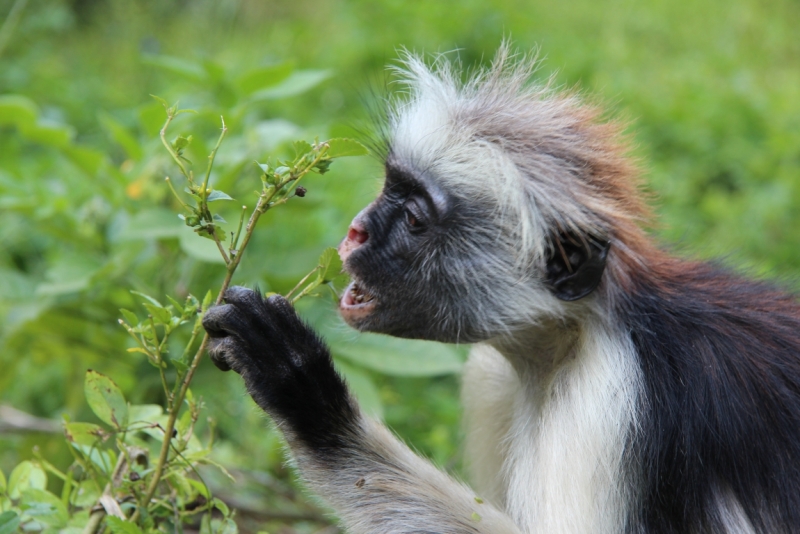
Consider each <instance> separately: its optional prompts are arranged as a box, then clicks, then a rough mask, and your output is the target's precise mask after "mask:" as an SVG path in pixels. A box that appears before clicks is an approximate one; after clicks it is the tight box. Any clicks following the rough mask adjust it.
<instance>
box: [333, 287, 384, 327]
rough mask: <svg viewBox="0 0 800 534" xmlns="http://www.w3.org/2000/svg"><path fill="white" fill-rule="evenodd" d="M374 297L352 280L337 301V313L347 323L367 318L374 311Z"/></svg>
mask: <svg viewBox="0 0 800 534" xmlns="http://www.w3.org/2000/svg"><path fill="white" fill-rule="evenodd" d="M375 303H376V301H375V297H374V296H373V295H372V294H371V293H369V292H368V291H367V290H366V289H364V287H363V286H362V285H361V284H359V282H358V280H353V281H352V282H351V283H350V285H349V286H347V289H345V290H344V293H343V294H342V298H341V299H340V300H339V311H340V313H341V314H342V317H343V318H344V320H345V321H347V322H348V323H352V322H354V321H358V320H359V319H363V318H365V317H367V316H368V315H369V314H370V313H372V311H373V310H374V309H375Z"/></svg>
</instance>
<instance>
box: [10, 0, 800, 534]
mask: <svg viewBox="0 0 800 534" xmlns="http://www.w3.org/2000/svg"><path fill="white" fill-rule="evenodd" d="M9 13H13V14H14V15H15V17H17V20H16V24H14V20H8V15H9ZM13 18H14V17H12V19H13ZM3 20H5V21H6V23H5V24H4V25H3V27H2V29H1V30H0V369H2V371H0V404H6V405H11V406H14V407H15V408H17V409H20V410H23V411H25V412H28V413H30V414H33V415H37V416H40V417H45V418H49V419H55V420H60V418H61V417H62V415H64V414H66V415H68V416H69V417H71V418H73V420H89V421H92V420H94V419H93V416H92V415H91V413H90V411H89V410H88V408H87V406H86V403H85V401H84V398H83V376H84V373H85V372H86V369H87V368H92V369H97V370H100V371H101V372H104V373H107V374H108V375H109V376H111V377H113V378H114V380H115V381H116V382H117V383H118V384H119V385H120V386H121V387H122V388H123V390H124V391H125V394H126V397H127V398H128V399H130V400H131V401H132V402H136V403H152V402H159V401H160V400H161V397H160V395H161V393H160V384H159V381H158V375H157V373H154V370H153V369H152V367H150V366H149V365H148V364H147V363H146V362H145V361H144V360H143V358H139V357H138V356H137V355H135V354H129V353H127V352H126V351H125V349H126V348H127V347H129V346H130V343H129V338H127V337H126V336H127V335H126V334H125V332H124V331H122V329H121V328H119V326H118V325H117V323H116V320H117V318H118V317H119V312H118V309H119V308H121V307H125V308H129V309H137V310H139V311H141V307H140V305H139V302H140V301H141V299H140V298H138V297H136V296H135V295H132V294H131V293H130V290H131V289H133V290H137V291H142V292H145V293H148V294H152V295H156V296H159V295H164V294H170V295H173V296H178V297H183V296H185V295H186V294H187V293H188V292H192V293H194V294H197V295H202V294H204V293H205V291H206V289H208V288H214V287H218V285H219V283H220V281H221V279H222V276H223V274H224V271H223V268H222V266H220V265H219V264H218V263H215V262H213V261H208V260H209V259H210V258H212V257H213V255H212V256H209V255H208V250H207V249H206V248H203V247H202V245H203V244H204V243H203V242H202V240H199V239H198V238H196V237H195V236H193V235H191V232H190V231H188V234H187V233H186V232H187V230H186V229H185V228H183V227H181V223H180V221H179V220H178V219H177V218H176V217H174V216H173V213H175V212H176V205H175V203H174V199H172V198H171V196H169V194H168V190H167V189H166V186H165V184H164V182H163V178H164V176H165V175H166V174H171V175H172V176H175V175H177V172H176V170H175V168H174V166H170V162H169V161H168V159H167V157H166V153H165V152H164V151H163V149H162V148H161V147H160V145H159V144H158V141H157V130H158V128H159V127H160V125H161V123H162V122H163V110H162V109H161V108H160V106H159V104H158V103H156V102H155V101H154V100H152V99H151V98H150V97H149V96H148V95H150V94H156V95H159V96H161V97H163V98H165V99H166V100H168V101H170V102H174V101H177V100H180V102H181V107H188V108H194V109H196V110H198V112H199V113H198V114H197V115H192V116H188V115H183V116H181V118H180V119H179V120H178V121H176V124H175V126H174V127H173V129H172V134H174V135H177V134H179V133H192V134H193V135H194V141H193V144H192V146H191V147H190V149H189V159H191V160H192V161H195V162H196V163H197V168H199V169H202V168H203V166H204V165H203V163H204V162H203V159H204V157H205V154H206V153H207V150H208V148H209V144H211V143H213V139H214V138H215V136H216V133H217V131H218V126H219V125H218V120H219V119H218V117H219V116H220V115H224V116H225V119H226V122H227V123H228V125H229V127H230V136H229V138H228V139H227V140H226V141H225V143H224V144H223V146H222V149H221V150H220V153H219V156H218V160H219V164H218V167H217V169H218V170H217V171H216V172H215V175H214V176H213V177H212V182H214V183H215V184H216V185H217V186H219V187H220V188H222V189H224V190H225V191H227V192H228V193H230V194H231V195H232V196H234V197H235V198H236V199H237V202H236V203H231V204H232V205H234V204H239V203H250V204H252V202H253V201H252V198H253V197H252V191H253V190H254V189H256V188H257V187H258V173H257V168H256V167H255V165H252V164H251V162H252V161H253V160H259V161H264V160H266V159H267V158H268V157H276V156H280V155H282V154H283V155H285V154H287V153H289V152H287V148H286V142H288V141H291V140H294V139H297V138H305V139H307V140H312V139H313V138H314V137H317V136H318V137H320V138H327V137H332V136H341V135H345V136H356V137H357V136H358V135H359V132H360V131H363V130H364V129H365V128H366V129H368V128H369V124H370V121H371V119H370V113H371V112H370V110H373V111H372V113H373V114H374V110H376V109H380V106H381V99H382V98H384V97H385V96H386V95H387V94H388V93H390V92H391V90H392V77H391V75H389V74H387V72H386V70H385V66H386V65H387V64H392V63H393V62H395V61H396V58H397V56H398V50H400V49H401V48H402V47H405V48H407V49H409V50H412V51H416V52H421V53H426V54H430V53H438V52H445V53H447V55H448V57H453V58H455V57H458V58H460V59H461V61H462V62H463V63H464V64H465V65H474V64H480V63H485V62H486V61H488V60H489V59H490V58H491V56H492V55H493V53H494V50H495V49H496V48H497V47H498V46H499V44H500V42H501V41H502V39H503V38H504V37H506V38H511V39H512V40H513V42H514V44H515V45H516V46H517V47H518V48H519V49H521V50H523V51H528V50H531V49H536V50H538V54H539V57H540V58H541V59H540V68H539V70H538V71H537V73H536V78H538V79H540V80H545V79H547V78H549V77H550V76H554V78H555V81H556V82H557V83H558V84H559V85H561V86H563V87H564V88H568V89H573V88H577V89H578V90H579V91H581V92H582V93H583V94H585V95H586V99H587V100H590V101H592V102H595V103H600V104H601V105H603V106H604V107H605V108H606V109H607V110H608V114H607V115H608V117H613V118H616V119H619V120H622V121H624V122H626V124H627V125H628V128H627V132H628V135H629V137H630V141H631V145H632V147H633V155H634V156H635V157H637V158H638V159H639V161H640V164H641V167H642V169H643V173H644V176H645V183H646V184H647V189H648V192H649V194H650V195H651V201H652V204H653V205H654V207H655V211H656V212H657V214H658V216H659V224H658V225H657V226H656V227H655V230H654V233H655V234H656V235H657V238H658V239H659V240H660V241H662V242H663V243H664V244H665V246H667V247H670V248H672V249H673V250H675V251H676V252H677V253H679V254H686V255H693V256H697V257H703V258H711V257H719V256H722V257H723V261H724V262H725V263H728V264H730V265H732V266H734V267H736V268H739V269H744V270H747V271H749V272H751V273H753V274H754V275H757V276H767V277H772V278H779V279H781V280H782V281H783V282H785V283H786V284H787V285H790V286H792V287H797V285H796V282H795V278H794V277H795V276H796V273H797V272H798V271H799V270H800V250H799V249H798V244H800V32H799V31H798V28H800V4H798V3H797V2H795V1H790V0H775V1H771V2H763V1H757V0H729V1H725V2H723V1H714V0H697V1H691V2H689V1H667V0H647V1H638V2H634V1H608V2H598V1H589V0H579V1H574V2H555V1H553V2H540V1H536V2H532V1H527V2H522V1H510V0H509V1H495V2H486V1H476V0H465V1H461V2H457V3H450V2H430V1H427V2H423V1H399V0H395V1H391V0H387V1H381V2H374V1H369V2H367V1H352V2H344V1H338V2H337V1H328V0H317V1H309V0H297V1H293V2H262V1H256V0H242V1H224V2H215V1H211V0H197V1H182V2H163V1H156V0H152V1H143V0H138V1H129V0H110V1H106V2H102V1H99V0H72V1H61V0H49V1H45V0H29V1H27V2H24V1H19V0H16V1H11V0H3V1H2V2H0V21H3ZM380 178H381V165H380V162H379V161H377V160H375V159H374V158H373V159H370V158H358V159H348V160H341V161H337V162H335V163H334V164H333V166H332V170H331V172H330V173H329V174H326V175H325V176H324V177H317V176H314V177H310V178H309V179H307V181H306V182H305V186H306V187H307V188H308V189H309V194H308V195H307V197H306V198H304V199H302V200H301V199H295V200H296V202H293V203H291V204H290V205H287V206H286V207H285V209H284V208H281V209H279V210H275V212H271V213H269V214H268V216H267V217H266V219H265V220H264V221H263V228H260V230H259V232H257V234H256V236H257V237H256V239H255V242H254V246H253V249H252V250H250V251H249V252H248V255H247V256H245V259H244V261H243V263H242V266H241V268H240V271H239V272H238V274H237V278H236V279H235V282H236V283H241V284H248V285H253V284H256V283H258V284H259V285H260V286H261V287H262V288H263V289H266V290H272V291H282V292H285V291H286V290H288V289H290V288H291V287H292V285H293V284H294V283H295V282H296V281H297V280H298V279H299V278H300V277H301V276H302V275H303V274H305V273H306V272H307V271H309V270H310V269H311V268H313V267H314V265H315V263H316V258H317V257H318V255H319V253H320V252H321V250H322V249H323V248H324V247H327V246H335V245H336V244H337V243H338V241H339V240H340V238H341V236H343V235H344V233H345V231H346V229H347V224H348V222H349V220H350V219H351V217H352V216H353V215H354V214H355V213H357V212H358V211H359V210H360V209H361V207H363V206H364V205H365V204H366V203H368V202H369V201H370V200H371V199H372V198H373V197H374V195H375V193H376V192H377V191H378V189H379V187H380ZM229 211H230V214H231V215H230V216H228V215H226V218H227V219H228V220H229V221H232V220H235V215H234V214H235V213H236V211H237V210H236V207H235V205H234V206H233V207H232V208H230V210H229ZM198 243H200V244H199V245H198ZM137 307H138V308H137ZM331 309H332V306H331V303H330V300H326V299H324V298H320V299H313V300H311V301H309V302H308V303H305V302H304V303H303V306H302V310H303V312H304V313H305V314H306V316H307V317H308V318H309V319H310V320H312V321H314V322H315V323H316V324H318V325H321V327H322V328H323V329H324V330H325V332H326V333H327V335H328V336H329V337H331V338H332V340H333V342H334V352H335V354H336V356H337V362H338V363H339V365H340V367H341V369H342V370H343V371H344V372H345V373H346V375H347V376H348V378H349V379H350V381H351V383H352V384H353V386H354V388H355V389H356V390H357V393H358V394H359V396H360V397H361V398H362V400H363V401H364V402H365V403H366V404H367V405H368V406H369V407H370V409H371V410H373V411H375V412H376V413H383V415H384V418H385V420H386V421H387V422H388V423H389V424H390V425H391V426H392V427H393V428H394V429H395V430H396V431H397V432H399V433H400V434H401V435H402V436H403V437H404V438H406V439H407V440H408V441H409V442H410V443H411V444H412V445H413V446H414V447H415V448H416V449H418V450H420V451H421V452H422V453H424V454H426V455H429V456H431V457H433V458H434V459H435V460H436V461H437V462H438V463H439V464H440V465H443V466H444V467H446V468H448V469H451V470H455V471H458V469H459V456H458V448H457V443H458V439H459V427H458V417H459V408H458V401H457V383H458V381H457V375H456V374H454V372H455V371H457V369H458V367H459V365H460V361H461V359H462V358H463V356H464V353H465V348H464V347H459V348H441V347H437V346H431V345H427V346H423V347H421V348H420V347H411V348H409V346H408V345H404V344H403V343H402V342H394V341H391V340H388V341H387V340H385V339H382V338H377V337H376V338H358V336H357V335H356V334H354V333H352V332H350V331H348V330H347V329H346V328H345V327H344V326H341V325H340V324H339V323H337V322H336V318H335V316H333V315H332V314H331ZM373 347H374V348H375V350H374V351H372V350H371V348H373ZM409 353H410V354H413V355H414V356H415V357H416V358H418V360H411V361H409V360H407V359H404V358H406V356H404V355H405V354H409ZM372 354H376V355H377V356H371V355H372ZM413 375H417V376H413ZM193 390H194V392H195V395H196V396H197V395H201V396H203V398H204V399H205V400H206V404H207V414H208V416H209V417H212V418H213V419H215V420H216V422H217V428H218V430H217V432H218V437H217V442H216V446H215V447H216V449H215V450H216V452H215V455H216V456H215V457H216V458H217V459H218V460H219V461H220V462H222V463H223V464H225V465H226V466H228V467H230V468H231V469H232V470H234V472H238V470H241V471H242V472H247V473H250V474H249V475H247V476H245V475H242V476H243V477H245V478H244V480H247V481H248V483H242V484H239V485H238V486H237V487H231V486H230V485H229V484H228V485H225V484H226V483H225V482H223V481H220V482H219V483H218V484H219V486H218V487H219V488H221V489H220V491H222V492H223V493H225V494H226V495H230V496H231V498H236V499H239V500H240V501H243V502H244V501H246V502H247V503H250V504H251V505H252V506H253V507H263V508H265V509H279V508H280V509H283V508H286V507H287V506H288V507H290V508H291V507H292V506H296V507H299V508H300V509H301V508H302V506H304V505H302V504H299V503H300V501H301V500H302V499H303V497H302V496H301V495H300V494H298V493H297V492H296V491H295V490H294V489H292V488H294V486H293V484H294V483H293V481H292V480H291V475H290V474H289V473H288V471H287V469H286V467H285V466H284V465H283V463H282V461H281V449H280V444H279V440H278V438H277V436H276V434H275V432H274V431H273V430H271V429H270V428H269V425H268V424H267V423H266V422H265V421H264V418H263V416H262V415H261V414H259V413H258V411H257V410H256V409H255V408H254V407H253V404H252V403H251V402H250V400H249V398H247V397H246V396H245V395H244V393H243V388H242V386H241V384H240V380H239V379H238V377H236V376H233V375H231V374H227V375H222V374H220V373H219V372H217V371H216V369H214V368H213V366H211V365H210V364H209V363H208V362H205V363H204V364H203V365H202V366H201V369H200V371H199V373H198V376H197V378H196V380H195V382H194V385H193ZM34 446H38V447H39V450H40V451H41V452H42V454H43V455H45V456H46V457H48V458H50V459H51V461H52V462H53V463H55V464H57V465H62V466H63V465H65V464H67V463H69V461H70V459H71V456H70V455H69V453H68V451H67V449H66V446H65V444H64V441H63V439H62V438H61V437H60V436H59V435H58V434H47V433H33V432H13V433H9V432H6V433H3V434H0V469H2V470H3V471H4V472H5V473H6V474H7V473H8V472H9V470H10V469H11V467H12V466H13V465H14V464H15V463H17V462H19V461H20V460H22V459H25V458H30V457H31V454H32V449H33V447H34ZM209 476H211V475H209ZM247 477H250V478H247ZM259 477H261V478H259ZM287 503H288V504H287ZM263 520H264V517H263V516H257V515H251V516H248V515H247V514H242V515H240V516H239V521H240V525H242V526H244V527H245V528H247V529H251V530H252V529H258V528H262V526H263V525H262V521H263ZM267 526H269V528H272V529H274V530H275V531H279V532H295V531H297V532H306V531H308V532H311V531H315V529H318V528H320V525H319V524H318V523H314V522H313V521H311V522H307V521H306V522H304V521H289V520H278V521H272V522H270V523H268V525H267Z"/></svg>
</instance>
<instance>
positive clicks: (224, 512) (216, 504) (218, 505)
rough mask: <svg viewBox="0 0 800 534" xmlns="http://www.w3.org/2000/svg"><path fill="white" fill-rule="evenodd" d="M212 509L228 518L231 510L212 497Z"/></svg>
mask: <svg viewBox="0 0 800 534" xmlns="http://www.w3.org/2000/svg"><path fill="white" fill-rule="evenodd" d="M214 508H216V509H217V510H219V511H220V512H222V515H224V516H225V517H228V516H230V515H231V509H230V508H228V505H227V504H225V503H224V502H223V501H222V500H221V499H217V498H216V497H214Z"/></svg>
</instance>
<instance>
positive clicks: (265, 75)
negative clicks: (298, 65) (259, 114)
mask: <svg viewBox="0 0 800 534" xmlns="http://www.w3.org/2000/svg"><path fill="white" fill-rule="evenodd" d="M292 70H293V67H292V64H291V63H281V64H279V65H270V66H268V67H258V68H255V69H252V70H249V71H247V72H245V73H244V74H242V75H241V76H240V77H239V78H237V79H236V81H234V84H235V85H236V87H237V88H238V89H239V91H240V92H241V93H242V94H244V95H250V94H252V93H254V92H255V91H258V90H259V89H265V88H267V87H273V86H275V85H277V84H279V83H280V82H282V81H283V80H285V79H286V78H288V77H289V75H290V74H291V73H292Z"/></svg>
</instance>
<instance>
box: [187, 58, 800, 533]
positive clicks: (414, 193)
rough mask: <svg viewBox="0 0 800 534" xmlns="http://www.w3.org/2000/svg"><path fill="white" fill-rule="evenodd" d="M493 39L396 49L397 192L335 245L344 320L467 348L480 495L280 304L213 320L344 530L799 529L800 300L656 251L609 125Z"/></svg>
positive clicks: (241, 297)
mask: <svg viewBox="0 0 800 534" xmlns="http://www.w3.org/2000/svg"><path fill="white" fill-rule="evenodd" d="M531 69H532V63H531V62H530V61H527V60H524V59H521V60H519V59H514V58H513V57H511V55H510V54H509V51H508V48H507V47H503V48H502V49H501V50H500V51H499V52H498V54H497V56H496V58H495V60H494V62H493V63H492V65H491V67H489V68H487V69H485V70H482V71H479V72H477V73H476V74H475V75H474V76H473V77H472V78H471V79H470V80H469V81H467V82H461V81H460V79H461V76H460V73H459V72H457V69H455V68H454V67H453V66H452V65H451V64H449V63H447V62H446V61H444V60H440V61H437V62H435V64H434V65H433V66H428V65H426V64H425V63H424V62H423V61H422V60H420V59H419V58H418V57H415V56H413V55H408V56H407V57H406V58H405V60H404V62H403V64H402V67H401V68H400V69H399V71H400V73H401V76H402V78H403V79H404V81H405V83H406V85H407V89H408V90H407V91H406V92H405V96H403V97H401V98H399V99H398V100H397V101H396V102H395V103H394V105H393V107H392V109H391V112H390V120H389V128H388V130H389V138H388V143H387V150H386V154H385V161H386V164H385V168H386V182H385V185H384V188H383V191H382V192H381V194H380V195H379V196H378V198H377V199H376V200H375V201H374V202H372V203H371V204H370V205H369V206H367V207H366V208H365V209H364V210H363V211H362V212H361V213H360V214H359V215H358V216H357V217H356V218H355V219H354V220H353V222H352V224H351V226H350V229H349V232H348V234H347V237H346V238H345V239H344V241H343V242H342V244H341V246H340V248H339V252H340V255H341V256H342V259H343V260H344V265H345V269H346V270H347V272H348V273H349V274H350V275H351V276H352V279H353V282H352V284H351V285H350V286H349V287H348V288H347V290H346V291H345V293H344V296H343V297H342V298H341V301H340V304H339V307H340V311H341V314H342V316H343V317H344V319H345V321H347V322H348V323H349V324H350V325H352V326H353V327H355V328H357V329H359V330H363V331H372V332H381V333H385V334H389V335H394V336H400V337H408V338H422V339H431V340H439V341H445V342H462V343H463V342H467V343H475V345H474V348H473V349H472V352H471V355H470V358H469V362H468V364H467V366H466V371H465V376H464V379H463V382H464V384H463V402H464V404H465V414H466V420H467V423H466V428H467V438H466V452H467V460H468V466H469V469H470V474H471V476H472V483H473V484H474V486H473V487H474V489H472V488H470V487H467V486H465V485H463V484H461V483H459V482H456V481H454V480H453V479H451V478H450V477H449V476H447V475H446V474H444V473H442V472H440V471H439V470H437V469H436V468H434V467H433V466H432V465H431V464H430V463H429V462H428V461H426V460H424V459H422V458H420V457H418V456H417V455H415V454H414V453H413V452H411V451H410V450H409V449H408V447H406V446H405V445H404V444H402V443H401V442H400V441H398V440H397V439H396V438H395V437H394V436H393V435H392V434H391V433H390V432H389V431H388V430H387V429H386V428H385V427H384V426H382V425H381V424H380V423H379V422H377V421H374V420H372V419H370V418H368V417H366V416H364V415H363V414H362V413H361V411H360V410H359V407H358V404H357V403H356V401H355V400H354V399H353V397H352V396H351V395H350V393H349V392H348V389H347V386H346V384H345V383H344V381H343V380H342V379H341V377H340V376H339V375H338V374H337V373H336V372H335V371H334V369H333V366H332V365H331V358H330V354H329V352H328V349H327V348H326V346H325V344H324V343H323V341H322V340H320V338H319V337H317V335H315V333H314V332H313V331H312V330H311V329H309V327H307V326H306V325H305V324H304V323H303V322H302V321H301V320H300V319H299V318H298V317H297V315H296V314H295V312H294V310H293V309H292V307H291V305H289V304H288V303H287V301H286V300H284V299H282V298H281V297H271V298H269V299H266V300H265V299H263V298H262V297H261V296H260V295H258V294H256V293H254V292H252V291H250V290H247V289H243V288H232V289H231V290H229V291H228V293H227V294H226V297H225V298H226V304H224V305H222V306H218V307H214V308H212V309H210V310H209V311H208V312H207V313H206V315H205V318H204V321H203V324H204V325H205V328H206V330H207V331H208V332H209V334H210V335H211V337H212V339H211V344H210V346H209V353H210V355H211V358H212V359H213V360H214V361H215V363H217V365H218V366H220V367H221V368H223V369H233V370H234V371H236V372H238V373H240V374H241V375H242V377H243V378H244V382H245V384H246V386H247V389H248V391H249V392H250V394H251V395H252V396H253V398H254V399H255V401H256V402H257V403H258V404H259V405H260V406H261V407H262V408H263V409H264V410H265V411H266V412H267V413H268V414H269V415H270V416H272V417H273V418H274V419H275V420H276V421H277V423H278V426H279V428H280V429H281V430H282V431H283V432H284V434H285V436H286V438H287V441H288V443H289V445H290V447H291V450H292V454H293V456H294V457H295V459H296V462H297V465H298V467H299V469H300V471H301V472H302V475H303V476H304V478H305V480H306V481H307V482H308V484H309V485H310V486H311V488H312V489H313V490H314V491H315V492H316V493H318V494H319V495H320V496H321V497H323V498H324V499H325V501H327V503H328V504H330V506H331V507H333V509H334V510H335V511H336V513H337V514H338V515H339V517H340V518H341V520H342V522H343V524H344V526H345V527H346V529H347V531H348V532H352V533H381V534H392V533H401V532H431V533H433V532H435V533H546V534H583V533H587V534H588V533H593V534H606V533H637V534H638V533H641V534H644V533H665V534H667V533H675V534H687V533H729V534H733V533H756V532H759V533H760V532H769V533H787V534H788V533H796V532H800V305H799V304H798V301H797V300H796V299H795V297H794V296H792V295H789V294H787V293H784V292H781V291H780V290H778V289H776V288H774V287H772V286H771V285H770V284H768V283H764V282H758V281H752V280H747V279H745V278H742V277H740V276H739V275H737V274H734V273H731V272H728V271H726V270H725V269H724V268H721V267H719V266H717V265H714V264H709V263H703V262H696V261H691V260H684V259H679V258H676V257H673V256H670V255H668V254H667V253H665V252H663V251H662V250H660V249H659V248H657V247H656V246H655V245H654V244H653V242H652V241H651V240H650V238H649V237H648V236H647V235H646V233H645V232H644V231H643V230H642V229H641V227H640V223H641V222H642V221H646V220H647V218H648V211H647V208H646V206H645V205H644V203H643V201H642V199H641V198H640V195H639V194H638V191H637V171H636V169H635V167H634V166H633V165H632V164H631V162H630V160H629V159H628V158H627V157H626V150H627V148H626V146H625V144H624V143H623V142H622V141H621V140H620V134H619V127H618V126H616V125H614V124H613V123H607V122H601V121H599V120H598V115H599V112H598V111H597V110H596V109H594V108H592V107H588V106H586V105H584V104H583V103H581V102H580V101H579V99H578V98H577V97H576V96H575V95H571V94H559V93H557V92H555V91H553V90H552V89H550V88H548V87H542V86H537V85H533V84H530V83H529V77H530V74H531Z"/></svg>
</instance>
